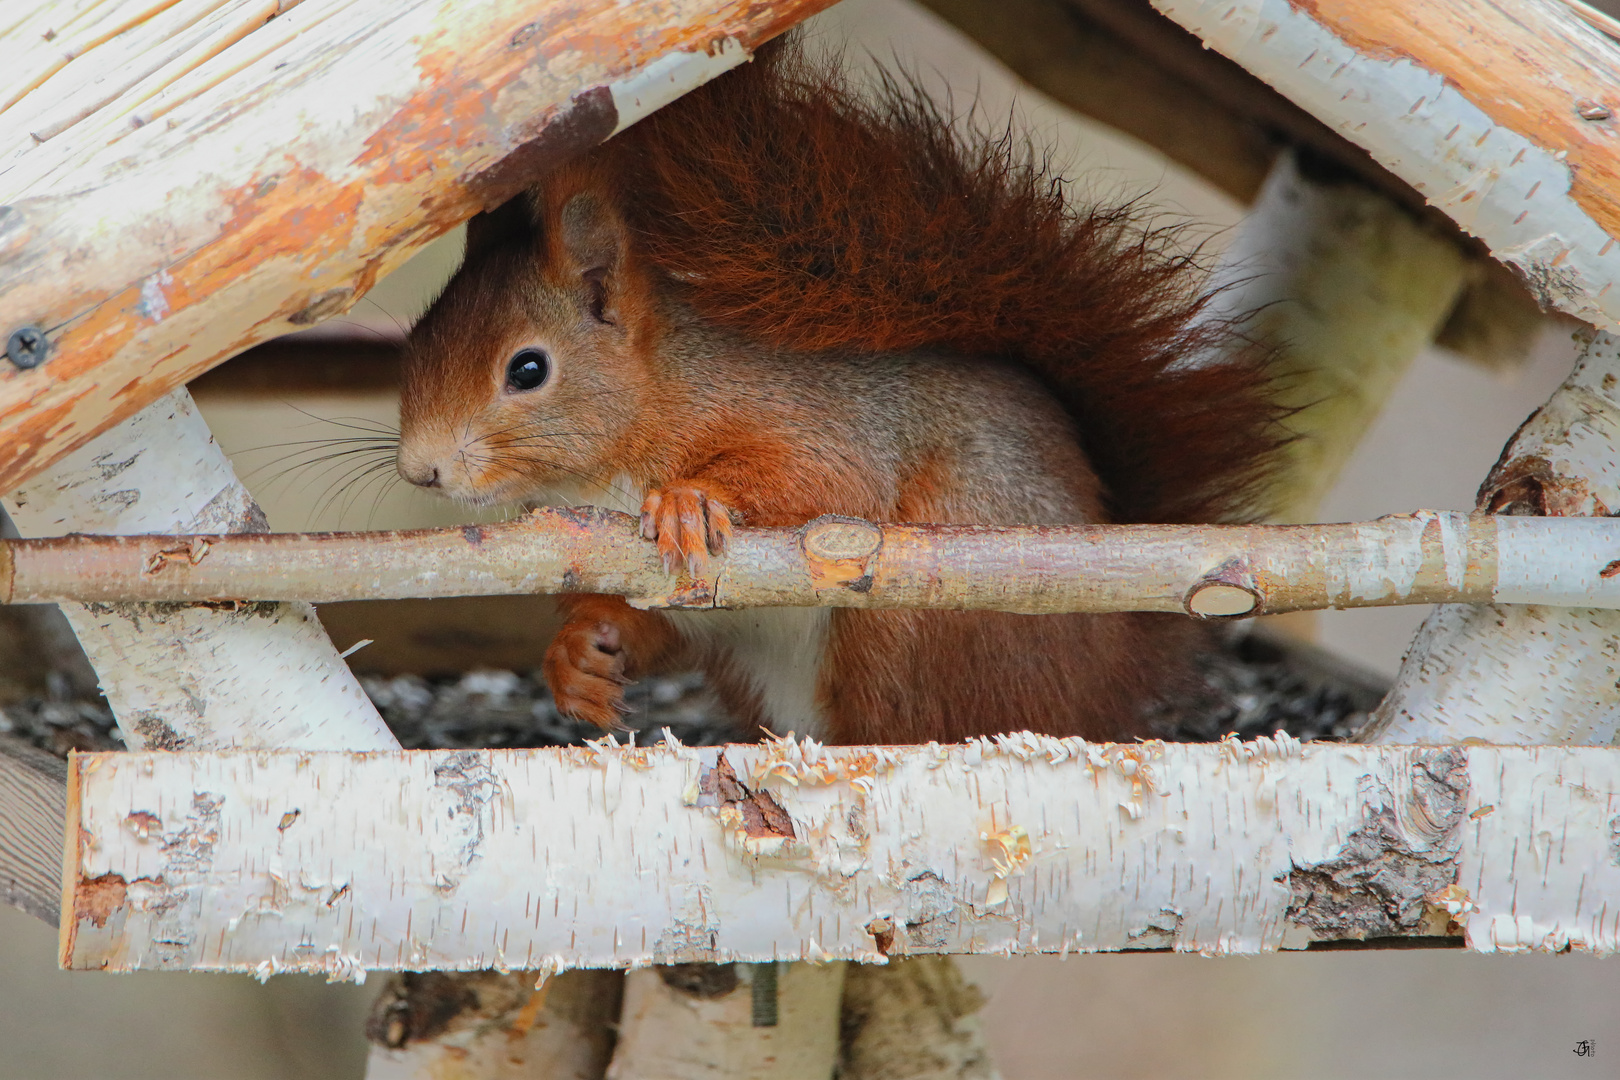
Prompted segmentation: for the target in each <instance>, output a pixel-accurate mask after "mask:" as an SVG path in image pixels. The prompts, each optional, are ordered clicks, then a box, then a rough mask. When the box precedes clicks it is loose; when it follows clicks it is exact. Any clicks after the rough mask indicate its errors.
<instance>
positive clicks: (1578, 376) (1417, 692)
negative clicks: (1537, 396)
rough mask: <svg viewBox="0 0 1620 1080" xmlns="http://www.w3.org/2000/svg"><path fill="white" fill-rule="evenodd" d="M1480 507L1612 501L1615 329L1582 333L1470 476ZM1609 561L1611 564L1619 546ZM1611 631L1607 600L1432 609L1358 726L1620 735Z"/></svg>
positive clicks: (1546, 507) (1398, 735) (1524, 739)
mask: <svg viewBox="0 0 1620 1080" xmlns="http://www.w3.org/2000/svg"><path fill="white" fill-rule="evenodd" d="M1479 508H1480V509H1481V510H1483V511H1489V512H1492V513H1498V514H1517V515H1534V516H1536V517H1547V518H1553V517H1569V516H1586V515H1609V514H1613V513H1614V512H1615V510H1616V509H1617V508H1620V338H1617V337H1616V336H1615V335H1613V334H1607V333H1599V334H1596V335H1595V336H1594V337H1593V338H1592V339H1591V341H1590V342H1589V343H1588V344H1587V347H1586V350H1585V352H1584V353H1583V354H1582V356H1581V359H1580V361H1579V363H1577V364H1576V366H1575V371H1574V373H1573V374H1571V375H1570V377H1569V379H1568V380H1567V381H1566V382H1565V383H1564V384H1563V385H1562V386H1560V387H1559V388H1558V390H1557V392H1555V393H1554V394H1553V396H1552V397H1551V398H1550V399H1548V401H1547V404H1545V405H1543V406H1542V407H1541V408H1540V409H1539V410H1537V411H1536V413H1535V414H1534V415H1532V416H1531V417H1530V419H1529V420H1527V421H1525V423H1524V425H1523V426H1522V427H1521V428H1519V430H1518V432H1517V433H1516V434H1515V435H1514V437H1513V439H1512V440H1511V441H1509V443H1508V444H1507V446H1506V447H1505V448H1504V449H1503V451H1502V456H1501V458H1500V460H1498V461H1497V463H1496V467H1495V468H1493V469H1492V470H1491V474H1490V476H1488V477H1487V478H1486V480H1485V483H1484V484H1483V485H1482V486H1481V487H1480V491H1479ZM1520 520H1525V519H1524V518H1521V519H1520ZM1605 520H1613V518H1606V519H1605ZM1611 565H1612V566H1615V567H1620V553H1617V557H1616V562H1615V563H1613V564H1611ZM1616 576H1620V575H1616ZM1616 641H1620V612H1617V611H1613V610H1596V609H1589V608H1549V607H1542V606H1539V605H1529V606H1523V607H1501V606H1497V605H1489V606H1485V607H1459V606H1456V605H1446V606H1442V607H1439V608H1436V609H1435V611H1434V613H1433V614H1432V615H1430V616H1429V618H1428V619H1427V620H1426V621H1425V622H1424V624H1423V626H1422V628H1421V629H1419V630H1418V633H1417V637H1416V638H1415V639H1414V640H1413V642H1412V647H1411V650H1410V651H1409V652H1408V653H1407V655H1406V660H1405V662H1404V663H1403V664H1402V666H1401V673H1400V677H1399V678H1398V679H1396V682H1395V686H1394V688H1393V689H1392V690H1391V691H1390V692H1389V695H1388V696H1387V697H1386V698H1385V699H1384V703H1383V704H1382V705H1381V706H1380V707H1379V710H1378V712H1377V714H1376V715H1375V716H1374V718H1373V720H1372V723H1371V724H1370V725H1369V726H1368V729H1367V730H1366V731H1365V732H1363V733H1362V735H1361V737H1362V738H1363V739H1364V740H1366V741H1368V742H1375V743H1386V744H1389V743H1451V742H1462V741H1464V740H1475V739H1477V740H1482V741H1486V742H1493V743H1561V744H1567V743H1574V744H1579V745H1595V746H1607V745H1611V744H1614V743H1616V742H1620V658H1617V657H1616V656H1615V643H1616Z"/></svg>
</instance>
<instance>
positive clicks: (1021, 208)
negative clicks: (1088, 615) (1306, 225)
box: [606, 47, 1279, 522]
mask: <svg viewBox="0 0 1620 1080" xmlns="http://www.w3.org/2000/svg"><path fill="white" fill-rule="evenodd" d="M606 149H607V151H608V153H609V156H610V158H611V159H615V164H616V166H617V174H618V176H619V178H620V182H621V183H622V184H624V185H625V187H624V188H623V189H622V195H621V197H622V199H623V203H622V205H624V206H625V207H626V209H627V213H628V216H629V218H630V223H631V225H632V227H633V228H635V229H636V230H637V231H638V233H639V236H638V241H639V243H640V246H641V248H642V250H643V251H645V252H646V254H647V257H648V259H649V260H650V261H651V262H652V263H654V264H656V265H657V266H659V267H660V268H661V269H663V270H664V272H665V273H666V274H667V275H669V276H670V278H671V280H673V281H675V282H681V281H683V280H686V279H688V278H690V279H691V280H690V282H689V283H688V284H685V285H682V286H677V287H678V288H680V290H681V292H682V293H683V296H684V299H686V301H687V302H688V303H690V304H691V305H692V306H693V308H694V309H696V310H697V311H698V312H699V313H700V314H701V315H702V316H703V317H704V318H706V319H708V320H711V321H712V322H714V323H716V324H718V325H722V326H726V327H728V328H731V329H733V330H736V331H737V332H739V333H741V334H742V335H744V336H746V337H749V338H753V339H757V340H762V341H769V342H771V343H773V344H776V345H779V346H782V347H784V348H790V349H797V350H804V351H812V352H813V351H818V350H831V349H841V348H853V349H861V350H869V351H874V352H905V351H910V350H915V349H921V348H943V349H946V350H948V351H951V352H955V353H958V354H962V355H969V356H971V355H982V356H998V357H1011V358H1016V359H1017V360H1019V361H1020V362H1022V363H1024V364H1027V365H1028V366H1029V367H1030V368H1031V369H1033V370H1035V371H1036V372H1038V373H1039V374H1040V375H1041V376H1042V377H1043V378H1044V379H1045V380H1046V382H1047V383H1048V384H1049V385H1050V386H1051V388H1052V389H1053V391H1054V392H1055V393H1056V394H1057V395H1058V397H1059V398H1060V400H1062V402H1063V404H1064V406H1065V407H1066V408H1067V409H1069V411H1070V412H1071V413H1072V414H1073V415H1074V417H1075V419H1076V421H1077V423H1078V426H1079V429H1080V432H1081V439H1082V442H1083V444H1084V446H1085V450H1086V453H1087V455H1088V456H1089V457H1090V459H1091V461H1092V463H1093V465H1094V466H1095V467H1096V470H1097V472H1098V473H1099V474H1100V475H1102V476H1103V477H1105V478H1106V479H1107V481H1108V484H1109V487H1110V508H1111V510H1112V515H1113V518H1114V520H1116V521H1153V522H1179V521H1212V520H1220V519H1225V518H1229V517H1233V516H1245V515H1248V514H1251V513H1252V512H1254V511H1255V510H1256V509H1257V508H1256V507H1255V506H1254V505H1253V493H1254V491H1255V489H1256V487H1257V482H1258V481H1259V480H1260V479H1261V478H1262V476H1263V470H1264V466H1265V464H1266V463H1267V461H1268V460H1269V456H1270V452H1271V451H1272V450H1273V449H1274V448H1275V446H1276V445H1277V442H1278V438H1279V432H1278V428H1277V426H1276V424H1275V422H1274V421H1275V417H1276V411H1275V409H1274V408H1273V406H1272V405H1271V403H1270V401H1269V400H1268V395H1267V394H1266V392H1265V381H1266V373H1265V370H1264V365H1263V364H1262V363H1260V362H1258V361H1259V358H1257V357H1249V358H1247V361H1246V362H1242V361H1243V358H1241V357H1240V358H1239V360H1240V362H1236V363H1224V364H1219V365H1213V366H1205V367H1198V368H1192V369H1184V370H1173V369H1172V365H1174V364H1175V363H1176V362H1177V361H1178V360H1182V359H1184V358H1186V357H1188V356H1190V355H1196V354H1198V353H1199V352H1201V351H1203V350H1206V349H1211V348H1221V349H1224V351H1225V352H1226V353H1227V354H1228V355H1230V354H1231V352H1232V351H1233V350H1232V345H1233V344H1234V342H1233V340H1232V334H1231V331H1230V329H1229V327H1227V326H1225V325H1222V324H1219V323H1215V322H1207V323H1202V324H1201V323H1199V322H1197V321H1196V317H1197V316H1198V314H1199V313H1200V312H1201V311H1202V310H1203V308H1204V307H1205V306H1206V304H1207V301H1208V298H1209V297H1208V294H1207V293H1206V292H1204V291H1202V288H1201V286H1202V277H1201V275H1200V273H1199V272H1198V270H1197V268H1196V267H1195V266H1194V265H1193V264H1192V263H1191V261H1190V260H1189V259H1188V258H1187V257H1185V256H1179V255H1176V254H1174V253H1173V246H1174V241H1175V237H1174V235H1173V233H1168V232H1154V231H1150V230H1145V229H1143V228H1141V227H1140V226H1139V223H1138V221H1137V208H1136V207H1135V206H1134V205H1129V204H1127V205H1123V206H1108V207H1096V206H1092V207H1084V208H1076V207H1073V206H1071V205H1069V204H1068V203H1067V202H1066V201H1065V198H1064V188H1063V184H1062V183H1061V181H1058V180H1056V179H1054V178H1053V177H1052V176H1050V175H1049V174H1047V173H1046V172H1045V171H1044V170H1043V168H1042V167H1041V164H1040V163H1039V162H1038V161H1034V160H1031V159H1030V158H1029V157H1028V156H1027V155H1025V154H1022V153H1021V149H1022V148H1021V146H1020V144H1019V143H1018V142H1017V141H1015V140H1014V139H1013V138H1012V137H1011V136H1007V137H1003V138H996V139H991V138H986V137H972V136H968V137H964V136H962V135H960V134H959V133H958V132H956V131H954V130H953V129H952V127H951V126H950V124H949V123H948V122H947V121H946V120H945V119H944V118H943V117H942V116H941V115H940V114H939V113H938V112H937V110H936V109H935V108H934V107H933V106H932V105H930V104H929V103H928V101H927V99H926V98H925V97H924V96H923V95H922V94H921V93H920V92H917V91H915V90H913V89H912V88H910V87H908V86H906V85H903V84H891V85H890V87H889V88H888V92H887V94H886V95H885V96H884V97H883V98H882V99H881V100H880V101H878V102H877V103H872V102H870V101H868V100H864V99H862V98H861V97H859V96H858V95H857V94H855V93H854V92H853V91H852V90H851V89H850V88H849V86H848V85H847V83H846V82H845V81H844V78H843V77H842V74H841V72H840V71H839V70H838V68H837V67H836V66H835V65H828V64H820V65H818V64H814V63H811V62H808V61H806V60H805V59H804V58H803V57H802V55H801V53H800V52H799V51H798V50H797V49H796V48H793V47H787V48H777V49H771V50H762V51H761V53H760V55H759V56H758V57H757V58H756V59H755V60H754V62H753V63H752V64H750V65H745V66H744V67H743V68H741V69H738V70H737V71H734V72H731V73H730V74H728V75H726V76H724V77H723V78H720V79H717V80H715V81H714V82H713V83H710V84H709V85H707V86H705V87H703V88H701V89H699V90H697V91H695V92H693V93H691V94H689V95H687V96H686V97H685V98H682V99H681V100H680V101H677V102H676V103H675V104H673V105H671V106H669V107H667V108H665V109H663V110H661V111H659V112H657V113H655V114H653V115H652V116H651V117H649V118H648V119H646V120H643V121H641V123H639V124H637V125H636V126H635V127H633V128H631V129H630V130H629V131H628V132H627V133H625V135H622V136H620V137H619V138H618V139H616V140H614V141H613V142H612V143H610V144H609V145H608V147H607V148H606Z"/></svg>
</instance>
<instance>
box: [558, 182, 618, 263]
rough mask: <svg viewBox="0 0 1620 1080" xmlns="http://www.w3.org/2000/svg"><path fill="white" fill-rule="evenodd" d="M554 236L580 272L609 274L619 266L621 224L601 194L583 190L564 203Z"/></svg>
mask: <svg viewBox="0 0 1620 1080" xmlns="http://www.w3.org/2000/svg"><path fill="white" fill-rule="evenodd" d="M557 235H558V239H560V240H561V241H562V246H563V249H564V250H565V251H566V252H567V253H568V255H569V257H570V258H571V259H573V260H574V263H575V265H576V266H578V268H579V270H580V272H581V273H586V274H588V273H591V272H592V271H597V272H601V271H606V272H607V273H609V274H611V273H612V272H613V271H614V270H615V269H617V268H618V265H619V258H620V254H621V252H622V250H623V246H624V240H625V232H624V223H623V222H622V221H620V220H619V216H618V214H616V213H614V211H613V208H612V207H610V206H609V205H608V203H607V201H606V200H605V199H603V198H601V196H599V195H596V194H595V193H593V192H589V191H582V192H580V193H579V194H578V195H575V196H574V197H573V198H571V199H569V200H568V201H567V202H566V203H564V204H563V208H562V213H561V214H559V215H558V221H557ZM598 276H601V275H600V273H598Z"/></svg>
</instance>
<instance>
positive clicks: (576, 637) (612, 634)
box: [540, 621, 630, 728]
mask: <svg viewBox="0 0 1620 1080" xmlns="http://www.w3.org/2000/svg"><path fill="white" fill-rule="evenodd" d="M624 661H625V657H624V649H623V648H622V646H621V644H620V640H619V628H618V627H617V626H614V625H613V624H612V623H610V622H594V621H593V622H571V623H567V624H566V625H564V626H563V628H562V629H561V630H559V631H557V636H556V637H555V638H553V639H552V642H551V647H550V648H548V649H547V650H546V656H545V659H544V660H543V661H541V664H540V670H541V672H542V673H543V674H544V675H545V677H546V685H547V686H549V687H551V696H552V698H553V699H554V700H555V701H556V703H557V711H558V712H560V713H562V714H563V715H564V716H568V717H573V718H574V719H576V720H589V721H590V722H591V723H593V724H595V725H596V726H597V727H601V728H616V727H623V726H624V723H623V721H622V720H621V719H620V717H621V716H623V715H624V713H625V712H626V711H627V710H626V708H625V705H624V687H625V684H626V683H628V682H629V681H630V680H629V679H627V678H625V676H624Z"/></svg>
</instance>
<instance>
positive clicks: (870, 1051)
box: [838, 956, 1001, 1080]
mask: <svg viewBox="0 0 1620 1080" xmlns="http://www.w3.org/2000/svg"><path fill="white" fill-rule="evenodd" d="M983 1006H984V995H983V994H981V993H980V992H979V988H978V987H976V986H974V985H973V984H972V983H969V982H965V981H964V980H963V978H962V973H961V971H960V969H958V967H957V965H956V960H955V959H954V958H953V957H949V956H913V957H909V958H907V959H904V960H892V961H890V962H889V963H887V964H884V965H881V966H880V965H878V964H851V965H849V970H848V972H847V973H846V974H845V976H844V1016H843V1028H844V1045H843V1049H842V1054H841V1058H840V1061H839V1069H838V1076H839V1080H1001V1074H1000V1073H998V1072H997V1071H996V1067H995V1066H994V1065H993V1064H991V1061H990V1052H989V1049H988V1047H987V1046H986V1045H985V1041H984V1035H983V1033H982V1031H981V1030H980V1027H979V1020H978V1017H977V1016H975V1015H974V1014H975V1013H977V1012H978V1011H979V1009H981V1008H982V1007H983Z"/></svg>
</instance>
